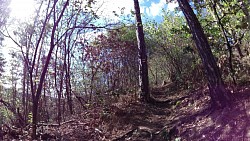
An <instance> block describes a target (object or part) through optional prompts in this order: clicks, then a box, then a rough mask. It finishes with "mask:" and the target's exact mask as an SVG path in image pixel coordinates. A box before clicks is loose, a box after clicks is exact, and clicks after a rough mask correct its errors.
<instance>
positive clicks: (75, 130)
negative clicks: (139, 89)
mask: <svg viewBox="0 0 250 141" xmlns="http://www.w3.org/2000/svg"><path fill="white" fill-rule="evenodd" d="M249 96H250V88H248V87H241V88H239V90H238V91H235V92H234V94H233V97H234V101H233V103H232V106H231V108H224V109H217V110H211V108H210V104H209V103H210V102H209V101H210V98H209V96H208V89H206V88H200V89H196V90H194V91H187V90H172V89H171V88H170V87H168V86H167V85H166V86H161V87H158V88H154V89H153V90H152V97H153V98H154V99H156V102H155V103H153V104H148V103H142V102H139V101H136V100H135V99H133V96H132V95H121V96H120V97H119V100H117V102H116V103H111V104H109V105H100V106H97V107H96V106H95V107H92V108H88V110H85V111H84V112H82V113H80V114H77V115H74V116H72V117H70V118H69V120H68V121H67V122H64V123H62V124H61V126H56V125H53V124H51V125H50V126H46V127H44V128H43V129H42V132H41V140H64V141H70V140H79V141H91V140H92V141H98V140H100V141H101V140H103V141H110V140H111V141H128V140H131V141H134V140H136V141H168V140H173V141H189V140H192V141H193V140H199V141H214V140H216V141H241V140H242V141H244V140H246V141H248V140H250V121H249V119H250V98H249ZM25 139H27V137H26V138H25V137H23V140H25Z"/></svg>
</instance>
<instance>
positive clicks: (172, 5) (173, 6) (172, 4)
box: [167, 2, 179, 11]
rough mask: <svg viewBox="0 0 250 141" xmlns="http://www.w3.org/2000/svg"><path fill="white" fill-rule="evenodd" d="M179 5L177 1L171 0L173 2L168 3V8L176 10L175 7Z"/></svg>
mask: <svg viewBox="0 0 250 141" xmlns="http://www.w3.org/2000/svg"><path fill="white" fill-rule="evenodd" d="M178 6H179V5H178V3H177V2H171V3H168V8H167V9H168V10H169V11H174V9H175V8H176V7H178Z"/></svg>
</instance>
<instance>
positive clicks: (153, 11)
mask: <svg viewBox="0 0 250 141" xmlns="http://www.w3.org/2000/svg"><path fill="white" fill-rule="evenodd" d="M165 6H166V0H160V2H159V3H155V2H152V3H151V5H150V7H149V8H146V14H147V15H149V16H153V17H155V16H158V15H160V13H161V10H162V8H164V7H165Z"/></svg>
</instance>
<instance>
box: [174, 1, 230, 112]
mask: <svg viewBox="0 0 250 141" xmlns="http://www.w3.org/2000/svg"><path fill="white" fill-rule="evenodd" d="M178 3H179V6H180V8H181V10H182V12H183V13H184V15H185V17H186V20H187V23H188V25H189V27H190V29H191V31H192V34H193V38H194V40H195V43H196V47H197V50H198V52H199V55H200V57H201V60H202V63H203V66H204V69H205V73H206V76H207V79H208V87H209V90H210V96H211V102H212V106H215V107H217V108H223V107H225V106H229V104H230V97H229V94H230V93H229V92H227V91H226V89H225V86H224V83H223V81H222V78H221V73H220V71H219V68H218V66H217V64H216V61H215V58H214V56H213V54H212V51H211V48H210V46H209V44H208V41H207V38H206V36H205V34H204V32H203V29H202V27H201V25H200V23H199V21H198V19H197V17H196V15H195V14H194V12H193V10H192V8H191V6H190V5H189V3H188V1H187V0H178Z"/></svg>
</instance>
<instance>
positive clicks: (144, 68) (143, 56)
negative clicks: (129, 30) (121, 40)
mask: <svg viewBox="0 0 250 141" xmlns="http://www.w3.org/2000/svg"><path fill="white" fill-rule="evenodd" d="M134 8H135V17H136V22H137V42H138V48H139V73H140V74H139V83H140V87H141V98H142V100H144V101H147V102H149V101H150V95H149V81H148V64H147V52H146V45H145V40H144V33H143V26H142V20H141V13H140V6H139V2H138V0H134Z"/></svg>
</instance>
